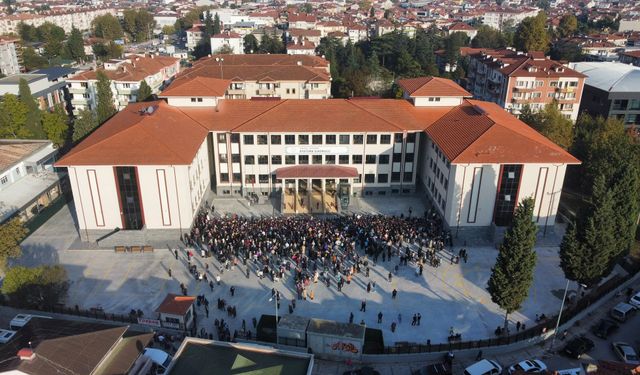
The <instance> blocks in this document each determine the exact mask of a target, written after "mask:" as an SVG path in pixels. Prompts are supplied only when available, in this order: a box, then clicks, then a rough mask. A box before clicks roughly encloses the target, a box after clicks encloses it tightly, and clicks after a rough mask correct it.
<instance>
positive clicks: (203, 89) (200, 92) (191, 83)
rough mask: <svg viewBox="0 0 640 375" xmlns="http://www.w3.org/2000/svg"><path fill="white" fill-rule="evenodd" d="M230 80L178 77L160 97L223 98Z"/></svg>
mask: <svg viewBox="0 0 640 375" xmlns="http://www.w3.org/2000/svg"><path fill="white" fill-rule="evenodd" d="M230 84H231V80H228V79H217V78H209V77H185V76H183V77H180V78H177V79H176V80H174V81H173V82H172V83H171V85H169V87H167V88H166V89H164V90H163V91H162V93H161V94H160V97H168V96H188V97H192V96H215V97H221V96H224V94H225V92H226V91H227V89H228V88H229V85H230Z"/></svg>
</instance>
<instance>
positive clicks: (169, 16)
mask: <svg viewBox="0 0 640 375" xmlns="http://www.w3.org/2000/svg"><path fill="white" fill-rule="evenodd" d="M178 18H179V17H178V13H176V12H174V11H172V10H162V11H160V12H157V13H156V14H154V15H153V20H154V21H156V25H155V31H156V32H158V33H159V32H161V31H162V28H163V27H165V26H171V27H173V25H175V23H176V21H177V20H178Z"/></svg>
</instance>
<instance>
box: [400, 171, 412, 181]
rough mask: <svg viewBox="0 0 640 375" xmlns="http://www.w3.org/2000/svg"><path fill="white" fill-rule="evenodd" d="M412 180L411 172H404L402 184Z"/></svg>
mask: <svg viewBox="0 0 640 375" xmlns="http://www.w3.org/2000/svg"><path fill="white" fill-rule="evenodd" d="M412 178H413V173H412V172H404V177H403V178H402V180H403V181H404V182H411V179H412Z"/></svg>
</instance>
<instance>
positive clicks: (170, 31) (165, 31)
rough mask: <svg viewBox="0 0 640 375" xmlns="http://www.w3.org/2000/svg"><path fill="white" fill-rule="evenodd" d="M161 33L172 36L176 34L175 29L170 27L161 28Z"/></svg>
mask: <svg viewBox="0 0 640 375" xmlns="http://www.w3.org/2000/svg"><path fill="white" fill-rule="evenodd" d="M162 33H163V34H164V35H173V34H175V33H176V28H175V27H174V26H171V25H164V26H162Z"/></svg>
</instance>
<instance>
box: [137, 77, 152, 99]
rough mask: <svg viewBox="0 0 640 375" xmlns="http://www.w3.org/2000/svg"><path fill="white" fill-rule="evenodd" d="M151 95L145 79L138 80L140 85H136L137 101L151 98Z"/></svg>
mask: <svg viewBox="0 0 640 375" xmlns="http://www.w3.org/2000/svg"><path fill="white" fill-rule="evenodd" d="M151 95H152V92H151V87H149V85H148V84H147V81H145V80H144V79H143V80H142V81H140V86H139V87H138V95H137V98H138V102H146V101H147V100H149V99H151Z"/></svg>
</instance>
